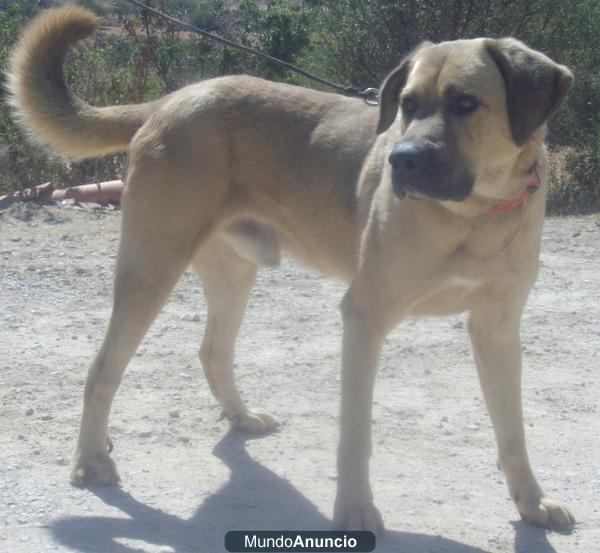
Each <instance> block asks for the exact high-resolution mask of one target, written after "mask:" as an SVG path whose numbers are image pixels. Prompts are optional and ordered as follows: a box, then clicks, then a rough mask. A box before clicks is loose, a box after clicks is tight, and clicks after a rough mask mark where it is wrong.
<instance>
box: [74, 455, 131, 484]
mask: <svg viewBox="0 0 600 553" xmlns="http://www.w3.org/2000/svg"><path fill="white" fill-rule="evenodd" d="M120 482H121V478H120V477H119V474H118V473H117V467H116V465H115V462H114V461H113V460H112V459H111V458H110V456H109V455H108V453H107V452H104V451H101V452H99V453H96V454H94V455H89V456H83V455H77V457H76V459H75V466H74V467H73V471H72V472H71V484H73V486H78V487H87V486H118V485H119V484H120Z"/></svg>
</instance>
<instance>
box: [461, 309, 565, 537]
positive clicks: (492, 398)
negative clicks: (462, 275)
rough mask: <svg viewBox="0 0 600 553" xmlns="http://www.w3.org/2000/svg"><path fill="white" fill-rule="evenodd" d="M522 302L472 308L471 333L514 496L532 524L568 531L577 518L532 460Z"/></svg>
mask: <svg viewBox="0 0 600 553" xmlns="http://www.w3.org/2000/svg"><path fill="white" fill-rule="evenodd" d="M521 310H522V308H521V306H520V305H519V306H511V305H510V304H508V303H503V304H500V303H498V304H493V305H485V306H480V307H478V308H477V310H474V311H473V312H471V316H470V318H469V334H470V336H471V344H472V347H473V354H474V357H475V362H476V365H477V371H478V373H479V379H480V382H481V387H482V390H483V395H484V398H485V402H486V405H487V408H488V412H489V414H490V418H491V419H492V424H493V426H494V431H495V434H496V442H497V445H498V456H499V461H500V466H501V468H502V470H503V471H504V474H505V476H506V480H507V483H508V488H509V491H510V495H511V497H512V498H513V500H514V501H515V504H516V506H517V509H518V511H519V513H520V515H521V516H522V517H523V519H524V520H525V521H527V522H529V523H532V524H535V525H539V526H544V527H548V528H555V529H558V530H567V529H570V528H572V527H573V525H574V524H575V519H574V517H573V515H572V514H571V513H570V512H569V510H568V509H567V508H566V507H564V506H563V505H562V504H561V503H559V502H557V501H554V500H552V499H549V498H547V497H546V496H545V495H544V492H543V491H542V489H541V488H540V486H539V484H538V483H537V481H536V479H535V476H534V475H533V472H532V470H531V467H530V464H529V458H528V456H527V449H526V445H525V430H524V427H523V414H522V406H521V343H520V337H519V325H520V318H521Z"/></svg>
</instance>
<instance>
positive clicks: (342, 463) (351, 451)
mask: <svg viewBox="0 0 600 553" xmlns="http://www.w3.org/2000/svg"><path fill="white" fill-rule="evenodd" d="M365 305H366V304H362V303H361V299H360V298H358V297H357V294H356V292H355V291H353V289H352V288H351V289H350V290H349V291H348V292H347V293H346V296H345V297H344V300H343V302H342V315H343V320H344V338H343V342H342V350H343V351H342V403H341V411H340V442H339V446H338V461H337V470H338V489H337V497H336V501H335V507H334V518H333V522H334V526H335V527H336V528H339V529H344V530H370V531H372V532H378V531H381V530H383V520H382V518H381V515H380V514H379V511H378V510H377V508H376V507H375V505H374V504H373V494H372V492H371V485H370V483H369V458H370V456H371V410H372V409H371V408H372V403H373V387H374V384H375V375H376V373H377V364H378V358H379V353H380V351H381V346H382V343H383V339H384V332H383V330H382V329H381V326H380V325H379V324H378V322H377V320H376V318H375V317H374V315H373V312H374V310H373V309H372V306H369V307H365Z"/></svg>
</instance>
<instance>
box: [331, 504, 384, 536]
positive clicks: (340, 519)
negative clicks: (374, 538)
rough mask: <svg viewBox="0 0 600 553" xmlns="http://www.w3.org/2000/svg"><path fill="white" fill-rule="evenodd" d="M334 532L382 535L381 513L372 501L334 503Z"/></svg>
mask: <svg viewBox="0 0 600 553" xmlns="http://www.w3.org/2000/svg"><path fill="white" fill-rule="evenodd" d="M333 528H334V529H335V530H350V531H360V530H366V531H368V532H373V534H376V535H377V534H382V533H383V532H384V530H385V526H384V524H383V518H382V516H381V513H380V512H379V510H378V509H377V507H375V505H374V504H373V502H372V501H364V502H361V503H354V502H346V503H341V502H339V501H336V504H335V508H334V513H333Z"/></svg>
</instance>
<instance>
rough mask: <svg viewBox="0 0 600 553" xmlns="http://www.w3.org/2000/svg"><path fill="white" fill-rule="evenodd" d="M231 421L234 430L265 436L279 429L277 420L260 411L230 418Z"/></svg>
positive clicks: (250, 410)
mask: <svg viewBox="0 0 600 553" xmlns="http://www.w3.org/2000/svg"><path fill="white" fill-rule="evenodd" d="M229 421H230V423H231V427H232V428H236V429H239V430H242V431H243V432H248V433H251V434H263V433H265V432H272V431H273V430H276V429H277V428H279V423H278V422H277V421H276V420H275V418H273V417H272V416H271V415H269V413H265V412H264V411H260V410H258V409H249V410H248V411H246V412H245V413H239V414H237V415H234V416H232V417H229Z"/></svg>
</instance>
